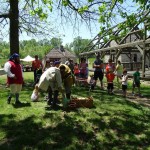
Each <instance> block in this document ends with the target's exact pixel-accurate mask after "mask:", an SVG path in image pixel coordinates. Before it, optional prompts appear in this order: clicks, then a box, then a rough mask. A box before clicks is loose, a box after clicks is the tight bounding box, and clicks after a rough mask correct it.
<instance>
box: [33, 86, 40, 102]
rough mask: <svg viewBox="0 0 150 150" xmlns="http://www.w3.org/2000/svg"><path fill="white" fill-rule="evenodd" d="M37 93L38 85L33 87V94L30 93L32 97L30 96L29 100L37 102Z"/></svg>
mask: <svg viewBox="0 0 150 150" xmlns="http://www.w3.org/2000/svg"><path fill="white" fill-rule="evenodd" d="M38 92H39V89H38V85H37V84H36V85H35V88H34V90H33V93H32V95H31V100H32V101H33V102H35V101H38V98H39V94H38Z"/></svg>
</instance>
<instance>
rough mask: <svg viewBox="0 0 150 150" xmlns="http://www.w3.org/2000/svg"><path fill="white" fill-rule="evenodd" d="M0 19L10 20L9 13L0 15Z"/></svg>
mask: <svg viewBox="0 0 150 150" xmlns="http://www.w3.org/2000/svg"><path fill="white" fill-rule="evenodd" d="M0 18H9V13H7V14H0Z"/></svg>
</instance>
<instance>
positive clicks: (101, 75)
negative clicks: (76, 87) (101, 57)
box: [99, 72, 104, 89]
mask: <svg viewBox="0 0 150 150" xmlns="http://www.w3.org/2000/svg"><path fill="white" fill-rule="evenodd" d="M103 77H104V74H103V73H102V72H100V73H99V80H100V86H101V89H104V86H103Z"/></svg>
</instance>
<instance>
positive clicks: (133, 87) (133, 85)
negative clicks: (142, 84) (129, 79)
mask: <svg viewBox="0 0 150 150" xmlns="http://www.w3.org/2000/svg"><path fill="white" fill-rule="evenodd" d="M134 89H135V83H134V82H133V84H132V94H133V95H134Z"/></svg>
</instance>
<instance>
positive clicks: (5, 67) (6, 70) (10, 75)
mask: <svg viewBox="0 0 150 150" xmlns="http://www.w3.org/2000/svg"><path fill="white" fill-rule="evenodd" d="M10 68H11V64H10V63H9V62H7V63H5V66H4V71H5V72H6V74H7V76H8V77H10V78H14V77H15V74H13V73H12V72H11V71H10Z"/></svg>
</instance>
